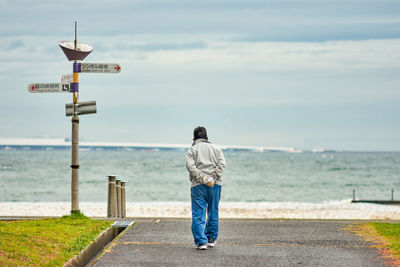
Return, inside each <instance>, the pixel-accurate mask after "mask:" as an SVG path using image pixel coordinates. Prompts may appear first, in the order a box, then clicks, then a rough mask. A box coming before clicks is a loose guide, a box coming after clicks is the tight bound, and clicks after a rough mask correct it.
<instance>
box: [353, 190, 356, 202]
mask: <svg viewBox="0 0 400 267" xmlns="http://www.w3.org/2000/svg"><path fill="white" fill-rule="evenodd" d="M355 200H356V190H355V189H353V201H355Z"/></svg>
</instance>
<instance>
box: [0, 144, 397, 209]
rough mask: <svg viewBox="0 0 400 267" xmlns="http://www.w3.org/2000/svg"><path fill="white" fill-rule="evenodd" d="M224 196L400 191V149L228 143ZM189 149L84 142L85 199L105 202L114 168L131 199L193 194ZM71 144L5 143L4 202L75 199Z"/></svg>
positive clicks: (268, 198) (284, 197) (296, 198)
mask: <svg viewBox="0 0 400 267" xmlns="http://www.w3.org/2000/svg"><path fill="white" fill-rule="evenodd" d="M224 155H225V158H226V162H227V167H226V170H225V172H224V175H223V189H222V196H221V201H222V202H230V203H235V202H237V203H283V202H284V203H288V205H290V204H291V203H292V204H293V205H296V204H298V203H329V202H332V201H350V200H351V199H352V198H353V190H355V191H354V192H355V197H356V199H382V200H389V199H391V197H392V190H393V196H394V198H395V199H400V152H324V153H313V152H303V153H287V152H248V151H246V152H243V151H224ZM185 157H186V149H177V150H167V151H164V150H157V149H143V150H132V151H121V150H90V149H87V150H85V149H82V150H81V151H80V153H79V160H80V170H79V171H80V174H79V176H80V177H79V190H80V192H79V199H80V201H82V202H94V203H96V202H99V203H106V202H107V192H108V191H107V188H108V178H107V176H108V175H117V176H118V178H119V179H120V180H121V181H125V182H126V201H127V202H135V203H138V202H141V203H168V202H175V203H176V202H185V203H187V202H190V182H189V177H188V172H187V170H186V167H185ZM70 165H71V152H70V150H69V149H62V150H20V149H18V150H16V149H10V150H4V149H3V150H0V203H5V202H49V203H50V202H69V201H70V192H71V168H70Z"/></svg>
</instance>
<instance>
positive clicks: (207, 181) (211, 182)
mask: <svg viewBox="0 0 400 267" xmlns="http://www.w3.org/2000/svg"><path fill="white" fill-rule="evenodd" d="M204 184H205V185H206V186H208V187H213V186H214V184H215V181H214V178H212V177H211V176H209V177H206V178H204Z"/></svg>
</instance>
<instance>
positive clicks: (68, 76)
mask: <svg viewBox="0 0 400 267" xmlns="http://www.w3.org/2000/svg"><path fill="white" fill-rule="evenodd" d="M73 81H74V78H73V74H72V73H70V74H64V75H63V76H61V83H72V82H73Z"/></svg>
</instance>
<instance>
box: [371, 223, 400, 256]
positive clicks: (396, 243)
mask: <svg viewBox="0 0 400 267" xmlns="http://www.w3.org/2000/svg"><path fill="white" fill-rule="evenodd" d="M369 224H370V225H371V226H373V227H374V228H375V230H376V232H377V233H378V234H379V235H381V236H382V237H384V238H385V239H386V241H387V243H388V244H387V246H388V247H389V248H390V249H391V250H392V251H393V252H394V253H395V254H396V256H397V257H398V258H399V259H400V223H369Z"/></svg>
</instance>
